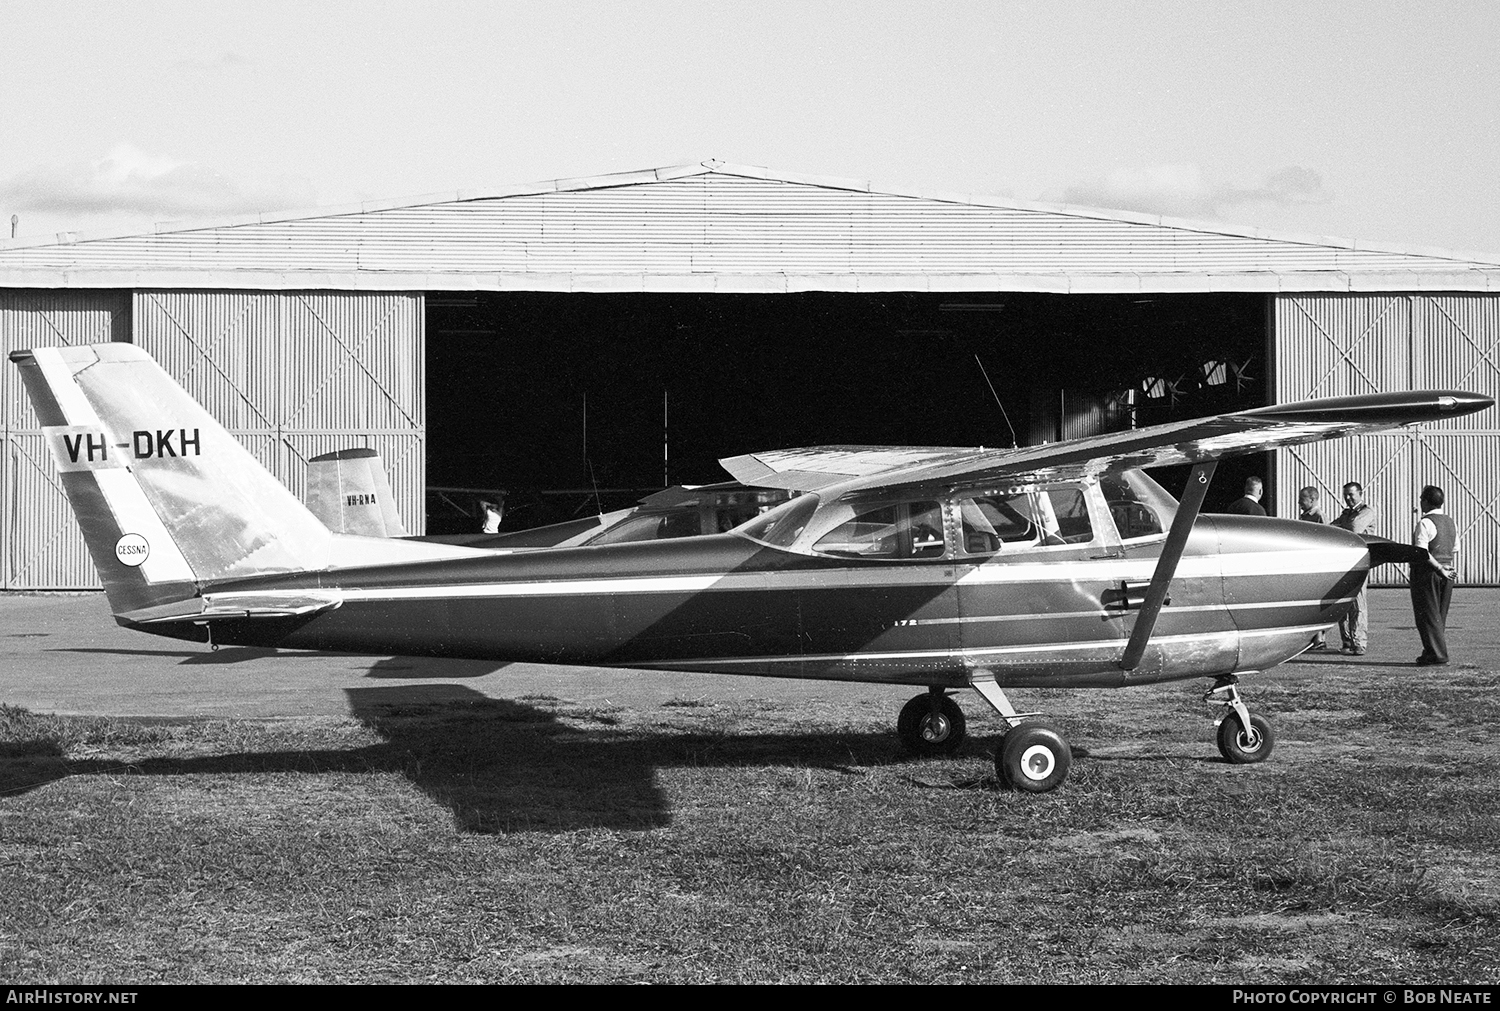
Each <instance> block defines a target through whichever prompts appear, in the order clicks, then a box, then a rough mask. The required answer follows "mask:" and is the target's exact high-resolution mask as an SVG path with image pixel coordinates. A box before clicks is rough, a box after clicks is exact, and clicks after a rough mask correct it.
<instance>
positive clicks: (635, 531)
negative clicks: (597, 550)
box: [589, 509, 703, 544]
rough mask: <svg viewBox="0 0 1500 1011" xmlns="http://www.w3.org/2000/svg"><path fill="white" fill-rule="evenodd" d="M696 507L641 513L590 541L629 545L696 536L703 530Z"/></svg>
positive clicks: (622, 521)
mask: <svg viewBox="0 0 1500 1011" xmlns="http://www.w3.org/2000/svg"><path fill="white" fill-rule="evenodd" d="M700 526H701V524H700V523H699V521H698V510H696V509H678V510H675V511H673V512H669V513H656V514H652V513H645V514H642V515H639V516H631V517H629V518H628V519H624V520H621V521H620V522H619V523H618V524H616V525H615V526H613V527H610V528H609V529H608V530H606V531H604V533H602V534H600V535H599V536H598V537H595V538H594V539H593V540H591V541H589V543H590V544H630V543H633V542H635V541H665V540H671V539H672V538H675V537H696V536H698V535H699V534H700V533H702V532H703V531H702V530H701V529H700Z"/></svg>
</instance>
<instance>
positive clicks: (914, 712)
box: [896, 695, 968, 758]
mask: <svg viewBox="0 0 1500 1011" xmlns="http://www.w3.org/2000/svg"><path fill="white" fill-rule="evenodd" d="M966 722H967V721H965V719H964V711H963V710H962V709H960V708H959V707H958V703H957V702H954V701H953V700H952V699H950V698H949V697H948V696H946V695H939V696H937V707H936V708H934V707H933V700H932V698H931V697H929V696H927V695H918V696H917V697H916V698H914V699H912V700H911V701H910V702H908V703H907V704H906V705H904V706H902V707H901V715H900V716H899V717H897V718H896V734H897V736H899V737H900V738H901V744H902V745H903V746H904V747H905V748H906V750H907V751H909V752H911V753H912V754H914V755H921V756H923V757H929V758H930V757H934V756H938V755H951V754H953V753H954V752H955V751H957V750H958V748H959V745H961V744H963V742H964V736H965V734H966V733H967V732H968V731H967V728H966Z"/></svg>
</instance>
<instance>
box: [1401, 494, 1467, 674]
mask: <svg viewBox="0 0 1500 1011" xmlns="http://www.w3.org/2000/svg"><path fill="white" fill-rule="evenodd" d="M1411 542H1412V545H1413V546H1414V547H1418V548H1421V549H1422V550H1423V551H1424V552H1425V555H1424V556H1423V557H1422V559H1421V560H1420V561H1414V562H1412V563H1411V610H1412V616H1413V617H1414V618H1415V619H1416V623H1417V634H1418V635H1420V636H1421V637H1422V655H1421V656H1419V657H1417V666H1419V667H1440V666H1443V665H1444V664H1446V663H1447V662H1448V605H1449V604H1450V603H1451V602H1452V600H1453V584H1454V582H1456V581H1457V579H1458V568H1457V563H1458V528H1457V527H1456V526H1455V525H1454V523H1453V518H1452V517H1451V516H1448V515H1447V514H1446V513H1444V512H1443V489H1441V488H1439V487H1437V486H1435V485H1428V486H1427V487H1425V488H1423V489H1422V518H1421V519H1420V520H1418V521H1417V527H1416V529H1415V530H1413V531H1412V534H1411Z"/></svg>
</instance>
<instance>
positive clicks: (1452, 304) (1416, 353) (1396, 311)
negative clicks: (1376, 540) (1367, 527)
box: [1273, 294, 1500, 586]
mask: <svg viewBox="0 0 1500 1011" xmlns="http://www.w3.org/2000/svg"><path fill="white" fill-rule="evenodd" d="M1274 322H1275V326H1274V335H1275V336H1274V340H1275V344H1274V351H1273V361H1274V363H1275V379H1276V385H1275V391H1274V399H1275V401H1276V402H1277V403H1286V402H1289V401H1296V400H1308V399H1311V398H1315V397H1335V396H1351V395H1357V394H1365V393H1389V392H1396V391H1400V390H1420V389H1457V390H1468V391H1470V392H1473V393H1483V394H1486V395H1488V396H1491V397H1496V398H1497V399H1500V297H1497V296H1494V295H1461V294H1456V295H1347V296H1340V295H1288V296H1280V297H1277V298H1276V299H1275V321H1274ZM1276 456H1277V461H1276V476H1277V481H1276V505H1277V509H1276V513H1277V515H1280V516H1295V515H1296V514H1297V490H1298V489H1299V488H1302V487H1305V486H1308V485H1312V486H1314V487H1317V488H1318V489H1319V490H1320V491H1321V493H1322V500H1323V502H1324V503H1325V506H1324V509H1323V515H1324V517H1325V518H1328V519H1331V518H1332V516H1333V515H1336V514H1337V513H1338V511H1339V510H1340V509H1342V508H1343V506H1342V499H1341V495H1342V488H1343V485H1344V484H1345V483H1346V482H1349V481H1357V482H1359V483H1360V484H1362V485H1364V486H1365V494H1366V498H1367V501H1368V502H1369V503H1370V504H1371V505H1372V506H1373V507H1374V508H1375V509H1376V511H1377V513H1378V514H1379V517H1378V523H1377V525H1376V528H1375V529H1376V532H1377V533H1380V534H1383V535H1385V536H1387V537H1390V538H1392V539H1394V540H1399V541H1406V540H1408V539H1409V538H1410V537H1411V532H1412V527H1413V525H1414V524H1415V523H1416V519H1417V516H1416V512H1415V510H1416V507H1417V497H1418V493H1419V492H1420V491H1421V489H1422V487H1423V486H1424V485H1429V484H1433V485H1437V486H1438V487H1440V488H1442V489H1443V490H1444V492H1445V493H1446V495H1447V505H1446V507H1445V508H1446V511H1447V512H1448V513H1449V514H1451V515H1452V516H1453V518H1454V521H1455V522H1456V523H1457V525H1458V530H1459V537H1460V544H1461V548H1462V550H1461V552H1460V555H1459V561H1460V578H1461V579H1462V581H1463V582H1465V583H1476V584H1482V585H1489V586H1495V585H1500V481H1497V478H1500V411H1497V410H1490V411H1483V412H1481V413H1479V414H1476V415H1472V416H1471V417H1468V418H1463V419H1460V420H1457V421H1449V422H1439V423H1437V424H1432V425H1425V426H1423V427H1422V428H1421V429H1419V430H1415V431H1403V432H1399V433H1396V434H1392V435H1378V436H1365V437H1363V438H1359V439H1338V440H1334V441H1331V442H1324V443H1314V444H1312V445H1308V446H1300V447H1297V448H1294V449H1284V450H1278V451H1277V454H1276ZM1330 508H1331V509H1332V514H1331V513H1330ZM1374 578H1375V581H1376V583H1377V584H1389V583H1394V582H1404V581H1405V572H1404V569H1403V567H1401V566H1397V565H1387V566H1384V567H1382V568H1380V569H1377V570H1376V573H1375V577H1374Z"/></svg>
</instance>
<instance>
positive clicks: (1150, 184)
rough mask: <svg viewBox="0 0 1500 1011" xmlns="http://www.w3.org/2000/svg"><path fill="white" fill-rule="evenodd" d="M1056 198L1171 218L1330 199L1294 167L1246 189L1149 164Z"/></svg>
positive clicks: (1314, 179)
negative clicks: (1251, 206) (1248, 207)
mask: <svg viewBox="0 0 1500 1011" xmlns="http://www.w3.org/2000/svg"><path fill="white" fill-rule="evenodd" d="M1062 199H1063V201H1064V202H1065V203H1070V204H1087V205H1090V206H1094V207H1111V208H1117V209H1120V210H1128V211H1145V212H1147V213H1150V214H1166V215H1171V216H1175V217H1214V216H1216V215H1219V214H1222V213H1223V212H1225V211H1228V210H1232V209H1239V208H1243V207H1245V206H1246V205H1266V206H1271V207H1292V206H1297V205H1301V204H1326V203H1328V202H1329V201H1331V200H1332V199H1333V197H1332V194H1330V193H1329V192H1328V191H1327V189H1326V188H1325V187H1324V185H1323V177H1322V176H1320V175H1319V174H1318V173H1317V172H1315V171H1314V170H1312V169H1310V168H1304V167H1302V166H1300V165H1289V166H1287V167H1285V168H1281V169H1277V170H1276V171H1275V172H1272V173H1271V174H1270V175H1268V176H1266V177H1265V179H1263V180H1262V181H1261V182H1260V183H1259V184H1258V185H1252V186H1245V185H1240V184H1236V183H1223V182H1214V181H1211V180H1209V179H1207V178H1206V177H1205V176H1204V175H1203V171H1202V170H1201V169H1200V168H1199V167H1198V166H1197V165H1152V166H1147V167H1145V168H1121V169H1116V170H1114V171H1113V172H1111V173H1110V174H1109V175H1107V176H1105V177H1104V178H1103V179H1099V180H1094V181H1091V182H1086V183H1081V184H1078V185H1074V186H1070V187H1068V188H1067V190H1065V191H1064V192H1063V195H1062Z"/></svg>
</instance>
